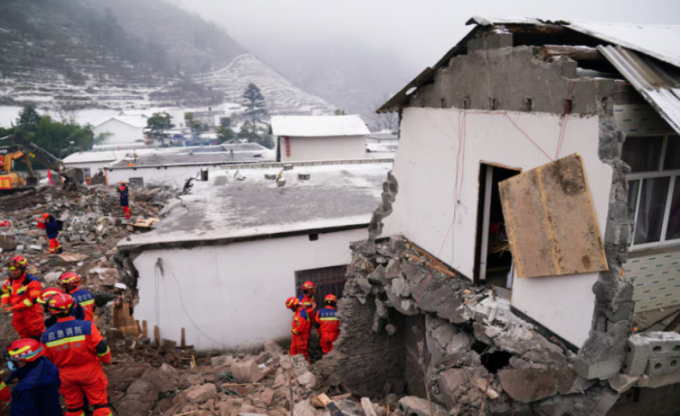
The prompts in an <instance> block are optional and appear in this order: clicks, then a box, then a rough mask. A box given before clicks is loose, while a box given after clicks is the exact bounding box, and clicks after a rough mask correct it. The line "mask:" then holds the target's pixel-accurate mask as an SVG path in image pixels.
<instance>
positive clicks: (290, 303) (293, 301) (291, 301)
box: [286, 298, 300, 309]
mask: <svg viewBox="0 0 681 416" xmlns="http://www.w3.org/2000/svg"><path fill="white" fill-rule="evenodd" d="M299 303H300V301H299V300H298V298H288V299H286V307H287V308H289V309H293V308H295V307H296V306H298V304H299Z"/></svg>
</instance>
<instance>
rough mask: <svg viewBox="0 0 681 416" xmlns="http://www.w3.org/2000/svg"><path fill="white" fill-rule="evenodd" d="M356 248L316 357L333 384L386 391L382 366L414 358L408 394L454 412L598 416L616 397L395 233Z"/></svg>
mask: <svg viewBox="0 0 681 416" xmlns="http://www.w3.org/2000/svg"><path fill="white" fill-rule="evenodd" d="M352 248H353V251H354V255H353V260H352V262H351V264H350V265H349V267H348V273H349V274H350V275H351V276H350V279H349V280H348V282H347V284H346V290H345V298H344V299H343V300H342V302H341V304H340V307H339V314H340V317H341V320H342V322H343V326H342V328H341V331H342V332H341V334H342V335H341V338H339V340H338V341H337V342H336V343H335V349H334V351H333V352H332V353H331V354H329V355H328V356H327V357H325V358H324V359H323V360H322V361H321V362H319V363H318V364H317V368H318V370H320V372H322V373H324V374H325V377H326V378H327V379H328V382H329V383H331V384H333V383H334V382H335V383H340V382H341V381H345V382H346V383H347V384H348V385H349V386H350V387H351V388H353V389H365V390H371V391H373V392H379V393H382V394H385V392H386V391H387V389H386V388H385V383H387V382H388V380H387V375H386V374H385V373H390V374H391V375H390V377H395V376H396V375H397V374H398V371H397V370H399V372H401V373H402V374H403V377H406V375H407V374H410V375H412V376H413V375H419V373H418V372H417V371H414V370H413V369H412V370H410V371H408V369H407V367H406V365H405V364H407V363H409V361H410V360H412V361H413V360H414V358H415V357H418V359H417V360H416V363H412V364H411V365H419V366H420V365H422V366H423V368H424V369H425V371H422V372H421V374H420V375H423V374H424V373H425V377H424V382H423V383H424V387H423V390H422V392H417V391H416V388H414V390H413V391H411V392H412V393H416V394H418V395H419V396H421V397H424V398H425V397H430V398H431V399H433V400H435V401H436V402H437V403H438V404H440V405H442V406H444V407H445V408H446V409H447V410H449V411H450V414H477V412H479V410H480V408H481V406H482V403H483V402H485V403H486V404H485V406H486V409H487V410H486V411H487V414H494V415H502V414H512V413H515V414H528V415H529V414H544V415H546V414H548V415H563V414H574V415H590V414H592V415H597V414H605V412H606V411H607V410H608V409H609V408H610V406H612V405H613V404H614V403H615V401H616V400H617V398H618V397H619V395H618V394H617V393H616V392H614V391H613V390H612V389H611V388H610V387H609V385H608V383H606V382H598V381H590V380H587V379H585V378H583V377H581V376H579V375H578V374H577V373H576V372H575V371H574V367H573V363H574V360H575V358H576V356H575V354H573V353H572V352H570V351H569V350H568V349H567V348H565V347H564V346H563V345H562V344H561V343H560V341H558V340H557V339H553V340H550V339H547V338H545V337H544V336H542V335H540V334H539V333H537V331H536V328H534V326H533V325H532V324H530V323H529V322H526V321H524V320H522V319H521V318H519V317H518V316H516V315H514V314H513V313H512V312H511V309H510V304H509V302H508V301H505V300H503V299H501V298H498V297H496V296H495V295H494V294H493V293H492V292H491V291H490V290H488V289H485V288H475V287H472V286H471V285H470V283H469V282H468V280H467V279H465V278H463V277H461V276H460V275H457V274H456V273H454V272H452V271H451V270H449V269H447V268H445V267H444V266H442V265H441V264H439V262H438V261H437V260H436V259H434V258H432V257H430V256H429V255H427V254H424V252H422V251H419V250H420V249H417V248H414V247H413V246H411V245H410V243H408V242H407V241H406V240H404V239H402V238H401V237H397V236H395V237H391V238H390V241H389V242H387V243H383V244H378V245H373V244H372V243H370V242H368V241H363V242H361V243H356V244H353V246H352ZM371 314H373V316H371ZM361 315H363V316H362V317H360V316H361ZM398 317H402V321H400V322H399V323H398V324H395V323H396V322H398V320H399V318H398ZM354 327H357V328H356V329H355V328H354ZM410 331H411V332H410ZM390 338H392V339H394V340H395V341H396V342H395V343H392V342H391V341H390ZM414 344H416V345H414ZM414 348H416V351H415V352H414ZM398 352H399V353H398ZM386 356H388V357H389V359H386ZM410 356H411V357H410ZM397 359H399V360H401V361H396V360H397ZM407 365H409V364H407ZM334 378H335V379H334ZM382 384H383V385H382ZM394 385H395V384H394V383H392V384H391V385H390V386H394ZM407 385H408V388H412V385H411V381H407ZM390 386H389V387H390ZM426 386H427V390H426ZM414 387H415V386H414Z"/></svg>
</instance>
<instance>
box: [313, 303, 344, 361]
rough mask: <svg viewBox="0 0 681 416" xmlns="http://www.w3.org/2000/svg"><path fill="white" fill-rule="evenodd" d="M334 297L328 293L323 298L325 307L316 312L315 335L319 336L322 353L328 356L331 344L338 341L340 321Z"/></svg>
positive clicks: (331, 347)
mask: <svg viewBox="0 0 681 416" xmlns="http://www.w3.org/2000/svg"><path fill="white" fill-rule="evenodd" d="M336 302H337V299H336V296H334V295H333V294H331V293H329V294H328V295H326V297H325V298H324V303H325V304H326V306H325V307H324V308H323V309H320V310H319V311H318V312H317V316H316V321H317V323H318V324H319V327H318V328H317V334H319V344H320V346H321V347H322V353H323V354H324V355H326V354H328V353H330V352H331V350H333V342H334V341H335V340H337V339H338V333H339V327H340V320H339V319H338V316H337V315H336Z"/></svg>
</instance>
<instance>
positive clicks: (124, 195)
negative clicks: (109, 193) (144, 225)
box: [116, 181, 130, 220]
mask: <svg viewBox="0 0 681 416" xmlns="http://www.w3.org/2000/svg"><path fill="white" fill-rule="evenodd" d="M116 190H117V191H118V194H119V195H120V197H121V200H120V202H121V208H123V212H125V219H126V220H129V219H130V201H129V199H128V197H129V189H128V187H127V186H125V181H121V184H120V186H119V187H118V188H116Z"/></svg>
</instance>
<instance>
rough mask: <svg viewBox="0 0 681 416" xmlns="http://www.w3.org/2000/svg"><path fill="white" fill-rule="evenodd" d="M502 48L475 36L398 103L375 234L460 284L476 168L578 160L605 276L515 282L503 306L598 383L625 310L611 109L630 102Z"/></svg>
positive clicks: (469, 244) (613, 354)
mask: <svg viewBox="0 0 681 416" xmlns="http://www.w3.org/2000/svg"><path fill="white" fill-rule="evenodd" d="M513 44H514V42H513V39H512V35H511V34H510V33H509V32H508V31H507V30H506V29H505V28H504V27H495V28H493V29H490V31H489V32H488V33H482V32H481V37H479V38H475V39H472V40H471V41H470V43H469V44H468V45H467V51H468V53H466V54H462V55H458V56H454V57H452V58H451V59H450V60H449V61H448V62H447V63H446V64H445V65H444V66H442V67H440V68H438V69H437V70H436V72H435V75H434V78H433V79H432V83H427V84H424V85H422V86H420V87H419V88H418V89H417V90H416V91H415V92H413V93H412V94H411V95H410V99H409V101H408V104H407V105H406V106H405V107H404V108H402V109H401V114H402V120H401V123H400V150H399V151H398V153H397V156H396V160H395V166H394V169H393V172H392V173H393V176H394V178H393V180H391V182H395V181H396V182H397V183H399V188H400V194H399V196H398V197H396V198H395V201H394V202H393V203H392V205H391V215H390V216H388V217H386V218H385V219H384V224H385V225H384V226H383V225H380V224H379V225H377V226H376V227H375V228H376V229H381V228H385V229H384V230H383V234H382V235H384V236H385V235H392V234H401V235H404V236H406V237H408V238H409V239H411V240H412V241H414V242H415V243H417V244H419V246H421V247H423V248H424V249H426V250H428V251H429V252H431V253H433V254H435V255H437V256H438V257H439V258H440V259H441V260H442V261H443V262H444V263H446V264H447V265H449V266H451V267H452V268H454V269H455V270H457V271H459V272H461V273H462V274H463V275H464V276H466V277H468V278H472V277H473V273H474V267H475V245H474V244H473V242H474V241H476V229H475V228H476V224H477V217H476V215H477V212H478V209H477V207H478V195H479V183H478V178H479V172H480V163H491V164H494V165H500V166H503V167H509V168H514V169H519V170H522V171H526V170H528V169H532V168H535V167H537V166H540V165H542V164H544V163H546V162H549V161H551V160H553V159H557V158H560V157H563V156H566V155H568V154H571V153H579V154H580V155H581V156H582V157H583V158H584V161H585V171H586V175H587V178H588V183H589V187H590V191H591V195H592V198H593V202H594V208H595V210H596V217H597V220H598V223H599V224H600V229H601V233H602V238H603V241H604V246H605V251H606V260H607V265H608V268H609V271H607V272H603V273H585V274H577V275H567V276H551V277H543V278H535V279H517V278H516V279H515V280H514V282H513V306H514V307H515V308H516V309H517V310H519V311H520V312H522V313H524V314H526V315H527V316H529V317H530V318H532V319H534V320H535V321H537V322H538V323H540V324H541V325H542V326H544V327H546V328H548V329H549V330H551V331H553V332H554V333H555V334H557V335H558V336H560V337H562V338H563V339H565V340H567V341H568V342H570V343H571V344H573V345H575V346H576V347H583V348H582V352H581V357H580V360H579V363H578V365H577V368H578V369H579V371H580V373H581V374H582V375H584V376H587V377H599V378H607V377H609V376H612V375H614V374H616V373H618V371H619V368H620V365H621V363H622V361H623V358H624V347H625V343H626V339H627V337H628V335H629V333H630V328H631V316H632V315H631V311H632V306H633V304H632V302H631V284H630V282H629V281H628V280H627V279H626V278H621V277H620V272H621V268H622V264H623V262H624V261H626V256H627V247H628V243H629V241H630V222H629V219H628V216H627V214H628V211H627V207H626V196H627V184H626V180H625V174H626V173H627V171H628V167H627V166H626V165H625V164H624V163H623V162H622V161H621V159H620V152H621V144H622V142H623V139H624V136H623V135H622V134H621V133H620V132H618V130H617V128H616V124H615V121H614V117H613V106H614V105H615V104H622V103H629V102H640V97H639V96H638V94H637V93H636V92H634V91H632V90H631V89H630V88H629V87H627V86H626V85H623V84H622V83H618V82H617V81H615V80H614V79H606V78H589V77H582V76H578V66H579V63H578V62H577V61H575V60H573V59H570V58H568V57H566V56H555V57H551V58H548V59H545V56H543V55H542V54H541V53H540V50H539V48H538V47H535V46H515V47H513V46H512V45H513ZM565 113H567V115H564V114H565ZM424 184H429V186H424Z"/></svg>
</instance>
